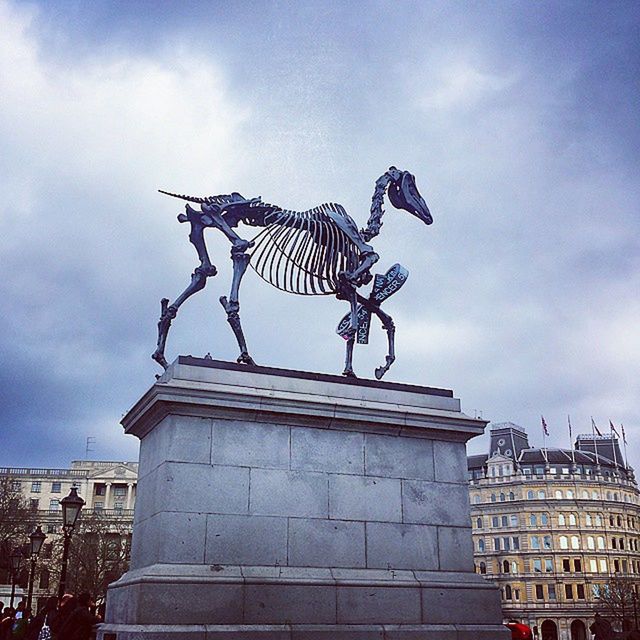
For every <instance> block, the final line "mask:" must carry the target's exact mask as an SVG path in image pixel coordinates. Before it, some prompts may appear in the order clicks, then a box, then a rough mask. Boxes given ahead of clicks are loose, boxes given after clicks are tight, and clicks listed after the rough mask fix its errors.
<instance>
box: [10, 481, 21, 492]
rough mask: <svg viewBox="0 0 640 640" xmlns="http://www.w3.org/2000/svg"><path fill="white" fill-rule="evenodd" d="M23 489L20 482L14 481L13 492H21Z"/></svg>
mask: <svg viewBox="0 0 640 640" xmlns="http://www.w3.org/2000/svg"><path fill="white" fill-rule="evenodd" d="M21 488H22V483H21V482H20V480H13V481H12V482H11V489H12V490H13V491H20V489H21Z"/></svg>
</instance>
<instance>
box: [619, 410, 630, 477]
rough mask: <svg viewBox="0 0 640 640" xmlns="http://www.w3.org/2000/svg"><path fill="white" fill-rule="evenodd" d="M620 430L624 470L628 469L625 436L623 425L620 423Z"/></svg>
mask: <svg viewBox="0 0 640 640" xmlns="http://www.w3.org/2000/svg"><path fill="white" fill-rule="evenodd" d="M620 428H621V429H622V446H623V447H624V466H625V469H628V468H629V459H628V458H627V434H626V433H625V432H624V425H623V424H622V422H621V423H620Z"/></svg>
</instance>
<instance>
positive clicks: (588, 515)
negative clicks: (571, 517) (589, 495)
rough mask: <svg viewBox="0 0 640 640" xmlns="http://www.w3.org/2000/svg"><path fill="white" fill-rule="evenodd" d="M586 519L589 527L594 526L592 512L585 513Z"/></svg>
mask: <svg viewBox="0 0 640 640" xmlns="http://www.w3.org/2000/svg"><path fill="white" fill-rule="evenodd" d="M585 521H586V523H587V527H591V526H593V519H592V518H591V514H590V513H587V514H586V515H585Z"/></svg>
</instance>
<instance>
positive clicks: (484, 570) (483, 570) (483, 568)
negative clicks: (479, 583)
mask: <svg viewBox="0 0 640 640" xmlns="http://www.w3.org/2000/svg"><path fill="white" fill-rule="evenodd" d="M480 573H483V574H484V573H487V563H486V562H481V563H480Z"/></svg>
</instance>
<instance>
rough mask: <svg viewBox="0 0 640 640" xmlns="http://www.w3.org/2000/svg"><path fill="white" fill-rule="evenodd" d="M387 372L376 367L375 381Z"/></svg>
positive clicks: (382, 368)
mask: <svg viewBox="0 0 640 640" xmlns="http://www.w3.org/2000/svg"><path fill="white" fill-rule="evenodd" d="M386 372H387V370H386V369H385V368H384V367H378V368H377V369H376V372H375V373H376V380H381V379H382V376H383V375H384V374H385V373H386Z"/></svg>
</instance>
